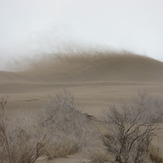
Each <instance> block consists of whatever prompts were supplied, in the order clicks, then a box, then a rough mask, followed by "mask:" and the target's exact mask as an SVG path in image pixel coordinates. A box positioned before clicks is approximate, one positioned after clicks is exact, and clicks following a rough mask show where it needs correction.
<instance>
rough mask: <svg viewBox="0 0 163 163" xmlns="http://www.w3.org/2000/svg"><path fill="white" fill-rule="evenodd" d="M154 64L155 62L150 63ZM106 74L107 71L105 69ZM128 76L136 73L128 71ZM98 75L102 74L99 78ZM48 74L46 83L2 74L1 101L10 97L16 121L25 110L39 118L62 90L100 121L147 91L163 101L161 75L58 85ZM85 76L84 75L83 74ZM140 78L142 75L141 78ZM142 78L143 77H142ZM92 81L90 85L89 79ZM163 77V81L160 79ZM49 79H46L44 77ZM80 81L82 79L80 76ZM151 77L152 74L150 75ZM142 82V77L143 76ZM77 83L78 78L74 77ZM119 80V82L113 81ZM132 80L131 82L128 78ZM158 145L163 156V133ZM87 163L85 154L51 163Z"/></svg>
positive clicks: (71, 82) (84, 110)
mask: <svg viewBox="0 0 163 163" xmlns="http://www.w3.org/2000/svg"><path fill="white" fill-rule="evenodd" d="M150 64H151V61H150ZM154 64H155V61H154V62H152V66H154ZM159 64H160V65H161V66H160V67H159V68H158V67H156V69H155V70H153V71H152V78H153V73H154V72H155V73H157V72H158V71H159V72H161V71H162V72H163V69H162V67H163V63H160V62H159ZM96 70H97V67H96ZM102 70H103V69H102ZM102 70H100V69H99V71H92V72H90V73H94V74H92V76H93V78H95V76H96V75H97V76H98V75H99V73H100V71H102ZM127 71H128V72H127V74H128V75H129V74H130V73H132V75H131V77H132V76H133V72H132V71H131V72H130V71H129V70H127ZM142 71H143V72H144V73H146V72H147V71H148V70H146V69H145V68H144V69H142ZM97 73H98V74H97ZM49 75H50V76H49V79H50V80H48V73H47V75H46V80H44V81H43V80H41V79H40V78H38V79H37V80H36V77H37V76H36V75H35V79H34V78H33V79H34V80H32V77H33V75H31V76H29V73H28V75H27V74H26V73H25V75H24V76H23V74H22V73H21V75H20V74H17V73H14V74H13V73H11V74H10V73H8V72H0V97H2V96H8V105H7V113H8V114H9V115H10V116H11V118H12V117H14V116H13V115H14V114H15V110H17V109H20V108H22V109H23V110H25V112H26V113H27V114H28V113H32V114H37V111H38V110H39V109H41V108H42V107H43V106H44V105H45V104H46V102H47V100H48V98H49V96H53V94H55V93H57V92H58V91H60V90H65V89H66V90H68V91H70V92H71V93H72V94H73V95H74V97H75V102H76V104H77V105H78V106H79V108H80V109H81V110H82V111H83V112H85V113H88V114H91V115H93V116H95V117H97V118H98V117H99V116H100V115H101V114H102V113H103V110H104V109H105V108H106V107H107V104H113V103H115V104H122V103H129V102H131V100H132V99H133V97H135V96H136V95H137V94H138V93H139V92H142V91H146V92H147V93H149V94H151V95H154V96H159V97H161V98H162V99H163V80H161V79H162V77H163V76H161V75H160V73H159V74H158V78H159V80H158V81H157V80H156V78H157V76H156V77H155V80H148V78H147V80H144V81H142V80H135V79H134V80H126V81H124V80H118V79H117V80H111V79H110V78H109V80H106V78H105V80H102V78H100V80H99V81H97V80H92V81H90V78H91V76H90V74H87V76H86V77H85V79H84V80H85V81H83V82H80V81H74V80H73V81H67V82H63V81H62V82H58V81H54V82H52V80H51V74H49ZM82 75H84V74H83V73H82ZM137 75H138V76H139V74H137ZM141 75H142V73H141ZM88 76H89V80H87V81H86V78H88ZM160 76H161V77H160ZM44 77H45V75H44ZM76 77H78V75H77V76H76ZM148 77H149V72H148ZM140 78H141V76H140ZM73 79H74V76H73ZM113 79H115V78H113ZM128 79H129V78H128ZM154 143H155V144H156V145H159V147H160V149H161V151H162V153H163V132H162V131H161V132H160V133H159V138H157V139H156V140H155V142H154ZM83 161H85V162H86V159H85V158H84V157H83V154H82V153H77V154H75V155H72V156H68V157H67V158H60V159H56V160H55V161H54V160H52V161H49V163H53V162H55V163H78V162H83ZM38 162H39V163H46V162H47V161H46V159H43V160H39V161H38Z"/></svg>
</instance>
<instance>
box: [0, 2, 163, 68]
mask: <svg viewBox="0 0 163 163" xmlns="http://www.w3.org/2000/svg"><path fill="white" fill-rule="evenodd" d="M68 44H70V45H71V46H73V44H84V45H88V46H89V45H90V46H104V47H108V48H111V49H120V50H121V49H125V50H130V51H133V52H135V53H139V54H144V55H147V56H150V57H153V58H156V59H160V60H162V61H163V0H0V64H1V65H0V69H2V68H3V67H4V63H5V62H6V61H9V59H11V58H21V56H25V55H26V56H28V57H31V56H37V55H38V54H40V53H44V52H53V51H55V50H56V49H57V48H58V49H59V48H62V46H66V45H68ZM74 46H75V45H74Z"/></svg>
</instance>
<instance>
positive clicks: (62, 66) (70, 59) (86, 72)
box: [25, 52, 163, 82]
mask: <svg viewBox="0 0 163 163" xmlns="http://www.w3.org/2000/svg"><path fill="white" fill-rule="evenodd" d="M25 73H27V74H28V75H29V76H30V77H31V78H35V79H38V80H41V81H46V82H48V81H49V82H53V81H54V82H93V81H94V82H95V81H151V82H153V81H163V63H162V62H160V61H157V60H155V59H152V58H148V57H145V56H139V55H135V54H132V53H127V52H125V53H115V52H108V53H107V52H105V53H100V52H96V53H94V54H93V53H84V54H78V55H77V54H69V55H60V56H58V57H57V56H50V57H49V58H46V57H43V58H42V59H40V61H38V62H37V63H35V64H34V65H33V66H31V68H30V69H29V70H27V71H26V72H25Z"/></svg>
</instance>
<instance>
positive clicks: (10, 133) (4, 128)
mask: <svg viewBox="0 0 163 163" xmlns="http://www.w3.org/2000/svg"><path fill="white" fill-rule="evenodd" d="M6 104H7V100H6V99H5V98H1V100H0V107H1V109H0V111H1V114H0V162H2V163H34V162H35V161H36V159H37V158H38V157H40V156H41V155H42V154H44V143H43V141H44V138H41V137H39V136H38V135H35V134H34V133H33V131H32V130H31V128H27V127H25V126H23V125H22V122H23V121H22V120H20V121H17V122H15V123H13V121H10V119H12V118H11V117H6V114H5V109H6V108H5V107H6Z"/></svg>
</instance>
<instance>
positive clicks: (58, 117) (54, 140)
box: [38, 91, 90, 158]
mask: <svg viewBox="0 0 163 163" xmlns="http://www.w3.org/2000/svg"><path fill="white" fill-rule="evenodd" d="M39 117H40V118H39V121H38V122H39V126H41V128H42V129H41V131H42V132H44V133H46V135H48V139H47V144H46V149H47V154H48V155H49V158H54V157H61V156H66V155H68V154H73V153H76V152H78V151H79V150H80V149H81V148H82V144H83V135H84V134H85V133H86V130H87V128H86V124H87V123H88V122H89V121H90V119H89V118H88V117H87V116H86V115H85V114H83V113H82V112H81V111H80V110H79V109H78V108H77V107H76V106H75V104H74V99H73V96H72V95H71V94H70V93H69V92H67V91H63V92H59V93H57V94H56V95H55V96H54V97H53V98H50V99H49V102H48V104H47V105H46V106H45V107H44V108H43V110H42V112H41V114H40V116H39Z"/></svg>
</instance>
